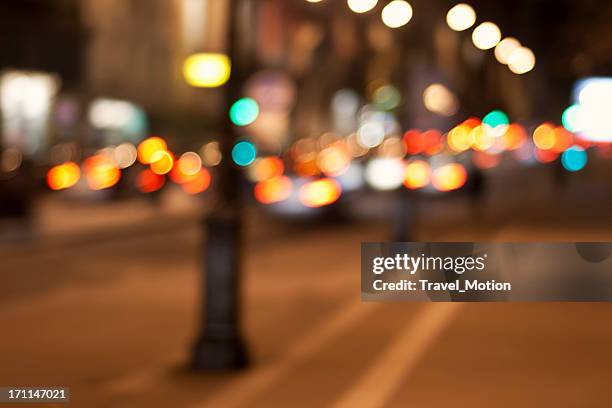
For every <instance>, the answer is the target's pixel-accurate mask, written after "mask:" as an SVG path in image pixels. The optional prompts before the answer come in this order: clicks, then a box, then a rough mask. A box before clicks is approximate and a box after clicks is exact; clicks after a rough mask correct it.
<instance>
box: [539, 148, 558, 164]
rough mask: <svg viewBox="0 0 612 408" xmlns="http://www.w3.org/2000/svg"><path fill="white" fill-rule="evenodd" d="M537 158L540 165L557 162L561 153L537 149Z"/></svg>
mask: <svg viewBox="0 0 612 408" xmlns="http://www.w3.org/2000/svg"><path fill="white" fill-rule="evenodd" d="M535 157H536V159H537V160H538V161H539V162H540V163H551V162H554V161H555V160H557V158H558V157H559V153H557V152H555V151H552V150H542V149H535Z"/></svg>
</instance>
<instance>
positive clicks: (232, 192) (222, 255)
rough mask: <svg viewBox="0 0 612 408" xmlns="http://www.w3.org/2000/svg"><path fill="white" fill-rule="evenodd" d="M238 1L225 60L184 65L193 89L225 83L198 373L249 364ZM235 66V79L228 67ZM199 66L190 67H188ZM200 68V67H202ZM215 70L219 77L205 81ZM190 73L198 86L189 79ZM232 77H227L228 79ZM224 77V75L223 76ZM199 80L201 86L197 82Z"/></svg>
mask: <svg viewBox="0 0 612 408" xmlns="http://www.w3.org/2000/svg"><path fill="white" fill-rule="evenodd" d="M239 2H240V0H228V7H229V8H228V10H229V18H228V42H227V57H225V56H223V55H220V54H196V56H192V57H190V58H189V59H188V60H187V61H186V63H185V70H184V73H185V76H186V79H187V81H188V82H190V83H191V84H192V85H194V86H207V85H206V84H210V85H208V87H213V86H220V85H222V84H223V83H224V82H225V80H227V83H226V84H225V88H226V92H225V103H224V106H225V111H224V115H225V118H224V121H223V123H224V125H223V129H222V130H223V138H222V140H221V151H222V154H223V160H222V162H221V163H220V166H219V172H218V178H217V186H218V197H217V202H216V204H215V206H214V208H213V210H212V212H211V213H210V214H209V215H208V216H207V217H206V218H205V219H204V221H203V224H204V225H203V227H204V234H205V247H204V254H203V255H204V259H203V263H204V276H203V279H202V285H203V290H202V293H203V302H202V311H201V317H200V318H201V327H200V329H199V330H200V333H199V335H198V338H197V340H196V343H195V345H194V348H193V354H192V367H193V368H194V369H198V370H222V369H238V368H241V367H244V366H246V365H247V361H248V358H247V352H246V347H245V343H244V340H243V338H242V334H241V331H240V325H239V306H240V302H239V286H240V285H239V283H240V272H241V252H242V251H241V249H242V245H241V244H242V218H241V211H242V202H241V191H240V177H241V174H240V172H239V170H238V168H237V167H236V166H234V165H233V163H232V160H231V151H232V147H233V146H234V144H235V143H236V140H237V138H238V135H237V132H236V129H235V128H234V126H233V125H232V123H231V121H230V119H229V116H228V112H229V110H230V107H231V105H232V103H233V101H235V100H237V99H238V98H239V97H240V94H241V87H242V83H243V82H244V79H245V70H244V67H243V66H241V64H240V62H241V61H240V59H241V58H240V56H239V55H238V54H239V49H238V44H237V43H238V30H239V27H240V21H238V20H239V9H238V7H239V5H240V4H239ZM230 62H231V75H229V71H228V72H225V71H226V70H229V69H230V67H229V64H230ZM190 63H191V64H195V65H192V66H191V67H189V64H190ZM198 64H200V65H199V68H198ZM215 70H217V71H216V72H217V74H218V75H212V76H211V77H210V78H206V76H207V75H210V74H211V73H212V72H215ZM189 72H191V73H192V74H193V75H194V77H193V79H196V81H190V80H189ZM225 74H228V75H225ZM224 75H225V76H224ZM198 78H200V79H201V80H202V81H200V84H202V83H203V84H204V85H198V84H197V82H198V81H197V79H198Z"/></svg>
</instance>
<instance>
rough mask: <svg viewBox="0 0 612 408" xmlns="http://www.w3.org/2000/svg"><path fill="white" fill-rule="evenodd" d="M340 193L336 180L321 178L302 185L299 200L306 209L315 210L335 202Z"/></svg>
mask: <svg viewBox="0 0 612 408" xmlns="http://www.w3.org/2000/svg"><path fill="white" fill-rule="evenodd" d="M341 193H342V189H341V188H340V184H339V183H338V182H337V181H336V180H334V179H330V178H323V179H319V180H316V181H311V182H309V183H306V184H304V185H303V186H302V188H301V189H300V194H299V198H300V201H301V203H302V204H304V205H305V206H306V207H312V208H316V207H323V206H325V205H329V204H331V203H333V202H335V201H336V200H338V198H340V194H341Z"/></svg>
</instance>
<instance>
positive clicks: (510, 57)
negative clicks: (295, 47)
mask: <svg viewBox="0 0 612 408" xmlns="http://www.w3.org/2000/svg"><path fill="white" fill-rule="evenodd" d="M306 1H308V2H309V3H320V2H321V1H323V0H306ZM347 4H348V7H349V8H350V9H351V11H353V12H355V13H359V14H361V13H366V12H368V11H370V10H372V9H373V8H374V7H376V5H377V4H378V0H347ZM412 14H413V11H412V6H411V5H410V3H408V2H407V1H404V0H393V1H391V2H389V3H388V4H387V5H386V6H385V7H384V8H383V10H382V13H381V18H382V21H383V23H384V24H385V25H386V26H387V27H390V28H399V27H402V26H404V25H406V24H408V22H409V21H410V20H411V19H412ZM446 22H447V24H448V26H449V27H450V28H451V29H453V30H455V31H464V30H467V29H468V28H471V27H472V26H473V25H474V24H475V23H476V12H475V11H474V9H473V8H472V7H471V6H470V5H468V4H465V3H460V4H457V5H456V6H454V7H453V8H451V9H450V10H449V11H448V13H447V15H446ZM472 42H473V43H474V45H475V46H476V47H477V48H479V49H481V50H489V49H492V48H495V58H496V59H497V61H499V62H500V63H501V64H504V65H507V66H508V68H509V69H510V71H512V72H513V73H515V74H518V75H521V74H525V73H527V72H529V71H531V70H532V69H533V68H534V67H535V55H534V54H533V51H531V50H530V49H529V48H527V47H524V46H522V45H521V43H520V42H519V41H518V40H517V39H516V38H513V37H506V38H504V39H502V34H501V31H500V29H499V27H498V26H497V25H496V24H495V23H492V22H490V21H485V22H484V23H481V24H479V25H478V26H477V27H476V28H475V29H474V31H473V32H472Z"/></svg>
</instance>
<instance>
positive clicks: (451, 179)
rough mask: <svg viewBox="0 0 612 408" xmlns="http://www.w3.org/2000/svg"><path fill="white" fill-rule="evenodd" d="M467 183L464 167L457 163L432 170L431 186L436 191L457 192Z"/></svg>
mask: <svg viewBox="0 0 612 408" xmlns="http://www.w3.org/2000/svg"><path fill="white" fill-rule="evenodd" d="M466 181H467V172H466V170H465V167H463V165H461V164H459V163H449V164H446V165H444V166H442V167H438V168H437V169H435V170H434V172H433V174H432V178H431V183H432V185H433V186H434V187H435V188H436V190H438V191H443V192H444V191H452V190H457V189H459V188H461V187H463V185H465V182H466Z"/></svg>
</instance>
